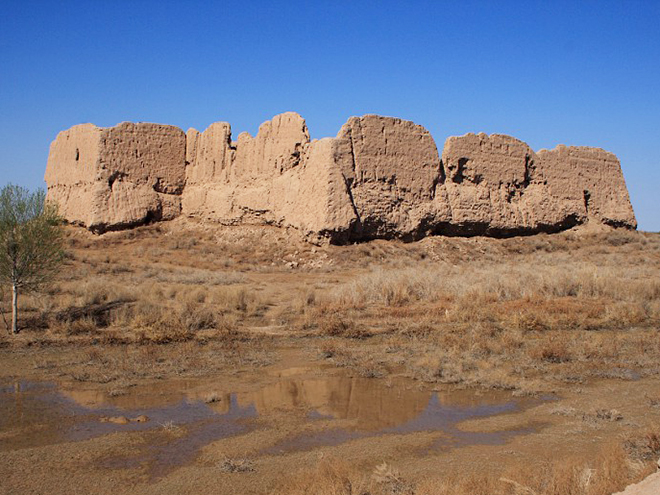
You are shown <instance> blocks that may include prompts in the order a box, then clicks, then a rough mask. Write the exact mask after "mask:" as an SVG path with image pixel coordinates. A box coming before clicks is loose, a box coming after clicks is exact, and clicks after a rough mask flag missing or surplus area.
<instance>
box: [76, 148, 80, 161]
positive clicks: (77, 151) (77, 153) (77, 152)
mask: <svg viewBox="0 0 660 495" xmlns="http://www.w3.org/2000/svg"><path fill="white" fill-rule="evenodd" d="M78 160H80V150H79V149H78V148H76V161H78Z"/></svg>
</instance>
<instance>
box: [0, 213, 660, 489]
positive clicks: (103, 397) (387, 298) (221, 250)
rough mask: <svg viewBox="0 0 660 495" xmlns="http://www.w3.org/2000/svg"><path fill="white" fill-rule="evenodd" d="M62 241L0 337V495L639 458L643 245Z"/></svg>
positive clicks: (348, 485)
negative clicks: (41, 286)
mask: <svg viewBox="0 0 660 495" xmlns="http://www.w3.org/2000/svg"><path fill="white" fill-rule="evenodd" d="M184 227H185V228H184ZM193 234H194V235H193ZM67 235H68V240H69V241H68V242H69V252H70V254H69V259H68V262H67V269H66V270H65V271H64V272H63V273H62V274H61V276H60V278H59V279H58V280H57V281H55V283H54V284H53V286H52V288H51V289H50V291H49V292H48V293H46V294H41V295H34V296H30V297H27V298H24V299H23V300H22V302H23V308H24V312H23V314H22V315H23V316H22V322H23V330H22V333H21V334H20V335H19V336H17V337H5V338H4V339H3V340H2V341H1V342H0V480H2V483H1V484H0V493H7V494H10V493H11V494H37V493H44V494H46V493H48V494H59V493H62V494H64V493H66V494H70V493H131V494H142V493H145V494H146V493H191V494H192V493H195V494H198V493H205V494H212V493H213V494H215V493H217V494H225V493H255V494H257V493H259V494H261V493H282V494H284V493H321V494H322V493H346V494H352V493H362V494H367V493H372V494H378V493H411V494H412V493H415V494H423V493H429V494H431V493H484V494H485V493H493V494H496V493H497V494H513V493H528V494H531V493H537V494H539V495H540V494H546V493H547V494H550V493H553V494H559V493H584V494H600V493H602V494H605V493H611V492H612V491H614V490H617V489H621V488H623V487H624V486H625V485H626V484H627V483H629V482H632V481H636V480H638V479H641V478H642V477H643V476H644V475H646V474H648V473H649V472H651V471H652V470H653V469H654V463H655V460H657V459H656V458H657V457H658V456H660V437H659V436H658V434H659V433H660V372H659V369H660V359H659V356H660V333H659V331H658V315H659V314H660V282H659V277H658V274H660V236H658V235H656V234H646V233H629V232H628V233H626V232H621V231H609V230H608V231H600V230H599V231H573V232H569V233H564V234H557V235H555V236H537V237H535V238H522V239H508V240H495V239H483V238H473V239H437V238H436V239H427V240H424V241H421V242H419V243H412V244H402V243H386V242H381V241H376V242H374V243H368V244H366V245H358V246H345V247H337V246H313V245H309V244H306V243H304V242H302V241H296V240H295V239H294V240H292V239H290V238H287V235H286V234H283V233H282V232H280V231H278V230H277V229H272V230H268V229H266V230H258V231H257V230H249V229H248V230H233V231H228V232H225V233H224V234H222V235H221V236H219V235H218V234H217V233H214V232H209V231H207V230H204V228H202V227H199V226H181V225H179V226H177V225H170V226H168V225H167V224H166V225H165V226H158V227H146V228H143V229H138V231H135V232H132V233H117V234H111V235H107V236H102V237H100V238H99V237H94V236H91V235H89V234H87V233H86V232H84V231H81V230H79V229H75V228H70V229H69V231H68V234H67ZM475 267H476V268H475ZM138 419H139V421H138Z"/></svg>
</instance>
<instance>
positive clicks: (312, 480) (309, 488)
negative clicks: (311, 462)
mask: <svg viewBox="0 0 660 495" xmlns="http://www.w3.org/2000/svg"><path fill="white" fill-rule="evenodd" d="M274 493H275V494H277V495H309V494H314V495H368V494H370V493H372V492H370V491H369V479H368V477H367V476H366V475H364V474H362V473H360V471H359V470H358V469H356V468H355V466H353V465H351V464H350V463H348V462H345V461H340V460H336V459H331V460H324V461H322V462H320V463H319V464H318V466H317V467H316V468H315V469H313V470H310V471H304V472H301V473H298V474H296V475H293V476H290V477H287V478H286V479H285V480H284V481H283V483H282V484H281V485H280V486H279V487H278V488H277V489H275V491H274Z"/></svg>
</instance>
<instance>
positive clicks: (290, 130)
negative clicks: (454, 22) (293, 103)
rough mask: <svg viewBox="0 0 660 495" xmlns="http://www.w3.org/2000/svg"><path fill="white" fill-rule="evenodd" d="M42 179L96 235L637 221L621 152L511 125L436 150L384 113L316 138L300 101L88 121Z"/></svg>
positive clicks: (420, 230)
mask: <svg viewBox="0 0 660 495" xmlns="http://www.w3.org/2000/svg"><path fill="white" fill-rule="evenodd" d="M45 179H46V183H47V185H48V196H47V197H48V199H49V200H53V201H55V202H57V203H58V205H59V208H60V211H61V214H62V215H63V216H64V218H65V219H66V220H68V221H69V222H71V223H74V224H78V225H82V226H85V227H87V228H88V229H90V230H92V231H93V232H97V233H103V232H106V231H109V230H119V229H126V228H131V227H135V226H138V225H143V224H145V223H150V222H155V221H164V220H171V219H174V218H176V217H180V216H184V217H190V218H197V219H200V220H206V221H213V222H217V223H218V224H222V225H236V224H257V225H277V226H281V227H287V228H294V229H296V230H298V231H299V232H300V233H301V234H303V235H304V236H305V237H306V238H307V239H309V240H313V241H322V240H327V241H330V242H332V243H337V244H341V243H348V242H355V241H362V240H369V239H376V238H383V239H391V238H400V239H404V240H414V239H419V238H422V237H424V236H426V235H433V234H444V235H488V236H497V237H503V236H512V235H523V234H534V233H539V232H557V231H561V230H564V229H568V228H571V227H573V226H576V225H578V224H582V223H586V222H587V221H589V222H599V223H603V224H607V225H611V226H614V227H625V228H636V226H637V222H636V220H635V215H634V213H633V209H632V206H631V204H630V199H629V196H628V190H627V188H626V184H625V181H624V178H623V174H622V172H621V166H620V164H619V161H618V159H617V158H616V156H615V155H613V154H612V153H609V152H606V151H604V150H602V149H599V148H589V147H581V146H580V147H576V146H563V145H560V146H557V147H556V148H555V149H553V150H540V151H538V152H535V151H534V150H532V149H531V148H530V147H529V146H528V145H527V144H525V143H524V142H522V141H520V140H518V139H516V138H513V137H510V136H505V135H501V134H491V135H486V134H466V135H464V136H460V137H450V138H448V139H447V140H446V142H445V145H444V148H443V149H442V153H441V154H440V153H439V152H438V148H437V147H436V144H435V142H434V140H433V138H432V137H431V135H430V133H429V132H428V131H427V130H426V129H425V128H424V127H422V126H420V125H416V124H414V123H413V122H409V121H405V120H401V119H397V118H392V117H381V116H378V115H365V116H363V117H351V118H350V119H349V120H348V122H346V124H344V125H343V126H342V128H341V129H340V130H339V133H338V134H337V136H336V137H334V138H325V139H320V140H313V141H311V140H310V137H309V132H308V129H307V125H306V123H305V120H304V119H303V118H302V117H301V116H300V115H298V114H296V113H292V112H289V113H284V114H281V115H277V116H276V117H274V118H273V119H272V120H270V121H268V122H265V123H263V124H262V125H261V126H260V127H259V132H258V134H257V135H256V136H255V137H252V136H250V135H249V134H248V133H242V134H240V135H239V136H238V138H237V139H236V140H235V141H234V140H233V139H232V134H231V127H230V125H229V124H227V123H224V122H216V123H214V124H211V125H210V126H209V127H208V129H206V130H205V131H204V132H199V131H197V130H195V129H189V130H188V132H187V133H184V132H183V131H182V130H181V129H179V128H177V127H174V126H169V125H160V124H151V123H128V122H124V123H122V124H119V125H117V126H115V127H110V128H100V127H97V126H95V125H92V124H81V125H76V126H74V127H72V128H70V129H68V130H66V131H62V132H60V133H59V135H58V136H57V138H56V139H55V141H54V142H53V143H52V145H51V147H50V154H49V157H48V165H47V168H46V175H45Z"/></svg>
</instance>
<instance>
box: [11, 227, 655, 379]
mask: <svg viewBox="0 0 660 495" xmlns="http://www.w3.org/2000/svg"><path fill="white" fill-rule="evenodd" d="M68 239H69V244H70V256H69V261H68V263H69V266H67V268H66V269H65V270H64V271H63V272H62V274H61V276H60V278H59V280H58V281H57V282H56V284H55V285H54V286H53V287H52V288H51V290H50V291H49V292H48V293H47V294H42V295H38V296H30V297H24V298H23V299H22V308H23V319H22V321H23V325H24V327H26V329H25V331H24V334H23V336H22V337H20V338H19V339H11V340H9V341H8V343H3V345H10V346H11V345H24V346H26V345H52V344H57V345H67V344H72V345H78V346H79V345H90V344H94V345H96V344H99V343H100V344H106V345H123V344H132V343H138V344H144V345H150V344H180V343H186V342H192V343H199V342H210V341H217V342H219V343H222V342H231V343H232V344H231V345H232V346H234V347H236V346H239V345H240V343H241V342H243V341H250V342H253V341H254V340H255V339H258V338H259V337H258V334H254V333H253V332H252V331H253V329H254V328H258V327H272V326H276V327H278V328H283V329H284V330H285V331H288V332H289V333H290V335H292V336H310V335H312V336H317V338H321V340H320V341H317V340H311V341H310V342H309V344H310V345H309V347H310V348H312V349H314V350H315V352H317V350H318V351H320V352H319V354H320V355H321V356H323V357H324V358H326V359H331V360H333V361H334V362H335V363H336V364H338V365H341V366H350V367H353V368H355V369H356V370H357V371H358V372H359V373H360V374H362V375H364V376H382V375H384V374H387V373H389V372H392V371H393V370H397V371H401V370H403V371H404V372H405V373H407V374H408V375H410V376H412V377H415V378H418V379H421V380H425V381H437V382H445V383H457V384H462V385H470V386H472V385H476V386H483V387H496V388H506V389H519V390H521V391H529V392H535V391H539V390H547V389H553V388H555V387H556V386H557V384H570V383H581V382H584V381H586V380H589V379H590V378H594V377H595V378H623V379H630V378H634V377H635V376H638V375H641V376H644V375H656V374H658V373H659V372H660V365H658V363H659V362H660V339H659V338H658V327H659V326H660V236H658V235H656V234H644V233H638V232H629V231H603V232H595V233H590V231H571V232H566V233H562V234H557V235H553V236H549V235H540V236H535V237H529V238H514V239H507V240H497V239H484V238H470V239H460V238H440V237H438V238H428V239H425V240H423V241H421V242H418V243H412V244H403V243H400V242H386V241H374V242H370V243H366V244H361V245H356V246H344V247H336V246H323V247H318V246H312V245H310V244H305V243H302V242H299V241H298V240H296V239H295V238H293V237H291V235H290V233H286V232H284V231H282V230H280V229H270V228H248V227H245V228H236V229H232V228H225V229H211V230H207V229H206V227H204V226H195V225H194V224H186V223H179V224H176V223H171V224H161V225H155V226H150V227H144V228H139V229H135V230H132V231H126V232H120V233H111V234H107V235H104V236H101V237H97V236H92V235H90V234H88V233H86V232H84V231H82V230H80V229H73V228H72V229H70V230H69V236H68ZM7 302H8V301H7V297H6V295H5V299H4V301H3V306H4V307H5V308H6V307H7ZM5 342H6V341H5Z"/></svg>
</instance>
